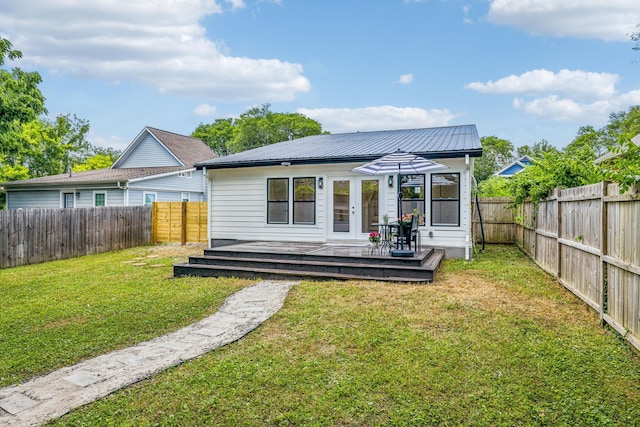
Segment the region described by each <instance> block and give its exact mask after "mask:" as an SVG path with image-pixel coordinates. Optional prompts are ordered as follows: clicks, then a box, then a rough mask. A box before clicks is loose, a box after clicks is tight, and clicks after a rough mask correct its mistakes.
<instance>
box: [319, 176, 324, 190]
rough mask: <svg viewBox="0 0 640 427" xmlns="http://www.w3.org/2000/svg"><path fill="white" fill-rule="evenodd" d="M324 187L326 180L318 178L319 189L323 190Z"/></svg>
mask: <svg viewBox="0 0 640 427" xmlns="http://www.w3.org/2000/svg"><path fill="white" fill-rule="evenodd" d="M323 186H324V178H322V177H320V178H318V188H319V189H321V190H322V187H323Z"/></svg>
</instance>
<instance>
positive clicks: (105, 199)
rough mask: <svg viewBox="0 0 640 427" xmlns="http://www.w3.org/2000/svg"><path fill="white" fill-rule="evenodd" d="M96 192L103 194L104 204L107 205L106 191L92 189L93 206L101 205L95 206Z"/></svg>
mask: <svg viewBox="0 0 640 427" xmlns="http://www.w3.org/2000/svg"><path fill="white" fill-rule="evenodd" d="M96 194H104V206H105V207H106V206H108V205H107V192H106V191H94V192H93V207H94V208H95V207H101V206H96Z"/></svg>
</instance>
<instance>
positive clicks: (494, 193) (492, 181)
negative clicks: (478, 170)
mask: <svg viewBox="0 0 640 427" xmlns="http://www.w3.org/2000/svg"><path fill="white" fill-rule="evenodd" d="M510 179H511V178H506V177H504V176H492V177H490V178H488V179H485V180H484V181H482V182H481V183H479V184H478V195H479V196H480V197H511V196H512V193H511V181H510Z"/></svg>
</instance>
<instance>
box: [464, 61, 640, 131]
mask: <svg viewBox="0 0 640 427" xmlns="http://www.w3.org/2000/svg"><path fill="white" fill-rule="evenodd" d="M619 80H620V77H619V76H618V75H617V74H610V73H593V72H586V71H580V70H574V71H571V70H561V71H560V72H558V73H553V72H551V71H548V70H544V69H542V70H533V71H528V72H526V73H523V74H521V75H519V76H516V75H510V76H507V77H504V78H501V79H499V80H496V81H495V82H494V81H489V82H486V83H482V82H473V83H469V84H467V85H466V86H465V88H467V89H472V90H476V91H478V92H482V93H487V94H503V95H504V94H507V95H520V96H518V97H516V98H514V99H513V101H512V106H513V107H514V108H515V109H519V110H522V111H524V112H526V113H527V114H530V115H533V116H536V117H544V118H548V119H551V120H554V121H560V122H583V123H584V122H587V123H594V124H603V123H605V122H606V120H607V118H608V116H609V114H610V113H611V112H614V111H621V110H626V109H628V108H629V107H630V106H632V105H637V104H638V103H640V90H635V91H631V92H627V93H619V92H617V91H616V85H617V83H618V82H619Z"/></svg>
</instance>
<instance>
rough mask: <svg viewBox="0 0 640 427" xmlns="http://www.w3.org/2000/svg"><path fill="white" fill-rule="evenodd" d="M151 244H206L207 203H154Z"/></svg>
mask: <svg viewBox="0 0 640 427" xmlns="http://www.w3.org/2000/svg"><path fill="white" fill-rule="evenodd" d="M152 211H153V214H152V216H153V225H152V227H153V232H152V239H151V241H152V244H154V245H155V244H156V243H181V244H182V245H184V244H186V243H187V242H191V243H198V242H201V243H204V242H207V202H154V203H153V206H152Z"/></svg>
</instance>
